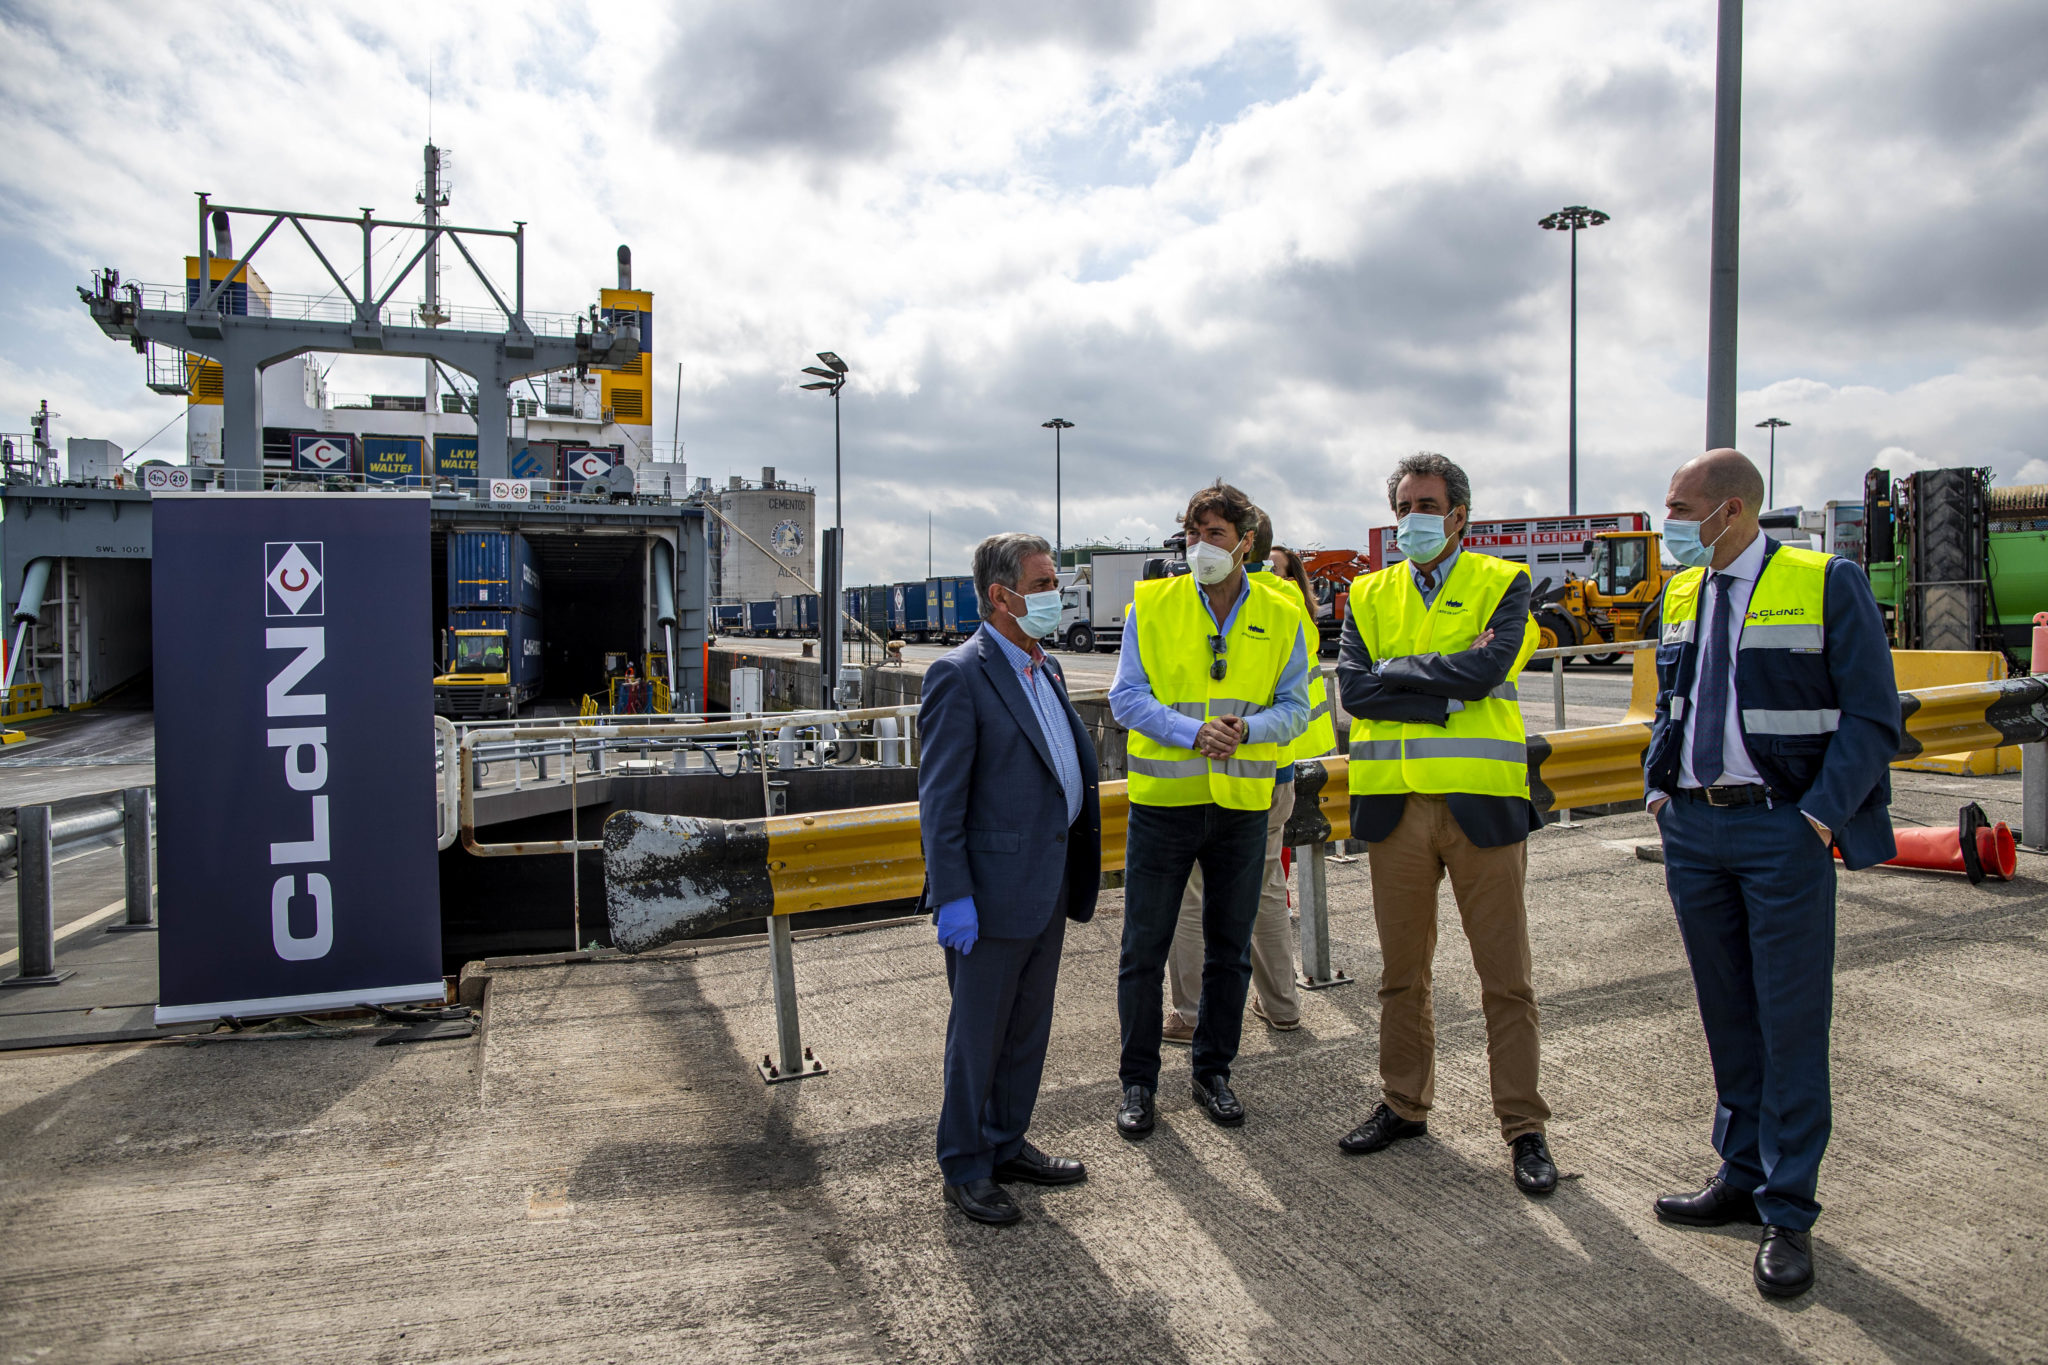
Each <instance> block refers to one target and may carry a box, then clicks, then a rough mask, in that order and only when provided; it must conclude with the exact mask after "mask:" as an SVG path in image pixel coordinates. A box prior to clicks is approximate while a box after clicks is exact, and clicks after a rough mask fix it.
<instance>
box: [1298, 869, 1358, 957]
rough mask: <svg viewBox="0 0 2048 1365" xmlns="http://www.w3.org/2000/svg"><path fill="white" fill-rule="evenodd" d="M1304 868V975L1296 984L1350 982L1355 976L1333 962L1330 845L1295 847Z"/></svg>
mask: <svg viewBox="0 0 2048 1365" xmlns="http://www.w3.org/2000/svg"><path fill="white" fill-rule="evenodd" d="M1294 853H1295V863H1296V865H1297V866H1299V867H1300V868H1301V885H1300V891H1301V975H1300V976H1299V977H1298V978H1296V981H1297V984H1299V985H1301V986H1303V987H1306V988H1307V989H1309V990H1312V991H1319V990H1323V989H1325V988H1326V987H1329V986H1348V985H1350V984H1351V983H1352V982H1353V981H1354V980H1356V978H1355V977H1350V976H1346V975H1345V974H1344V973H1343V972H1342V971H1340V970H1336V969H1333V968H1332V967H1331V966H1330V866H1329V857H1330V846H1329V845H1328V844H1312V845H1310V846H1309V847H1308V848H1305V849H1296V850H1295V851H1294Z"/></svg>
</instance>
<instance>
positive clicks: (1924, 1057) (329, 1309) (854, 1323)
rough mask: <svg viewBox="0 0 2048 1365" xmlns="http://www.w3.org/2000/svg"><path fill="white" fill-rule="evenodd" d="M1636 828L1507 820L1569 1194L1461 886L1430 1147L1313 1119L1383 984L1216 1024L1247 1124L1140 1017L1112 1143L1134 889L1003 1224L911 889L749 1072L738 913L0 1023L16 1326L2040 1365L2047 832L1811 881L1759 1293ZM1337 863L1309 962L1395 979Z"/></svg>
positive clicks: (1917, 792) (301, 1342) (522, 1356)
mask: <svg viewBox="0 0 2048 1365" xmlns="http://www.w3.org/2000/svg"><path fill="white" fill-rule="evenodd" d="M1898 777H1899V779H1900V782H1899V790H1900V795H1899V800H1898V803H1897V805H1896V807H1895V817H1896V818H1897V819H1899V820H1900V821H1902V822H1906V821H1916V820H1918V821H1930V822H1933V821H1952V820H1953V818H1954V812H1955V805H1956V802H1957V801H1958V800H1959V799H1970V798H1976V799H1980V800H1982V801H1984V803H1985V804H1986V805H1987V806H1988V807H1989V808H1990V809H1991V810H1992V813H1993V815H1994V816H1996V817H2000V818H2008V819H2014V818H2017V804H2016V797H2017V794H2018V791H2017V789H2018V779H2016V778H2005V779H1943V778H1937V777H1933V776H1931V775H1928V774H1918V773H1901V774H1899V775H1898ZM1655 838H1656V836H1655V832H1654V826H1653V823H1652V822H1651V820H1650V819H1649V818H1648V817H1647V816H1644V815H1641V814H1634V815H1627V816H1616V817H1611V818H1608V819H1603V820H1595V821H1587V822H1585V823H1583V824H1581V825H1579V826H1578V827H1577V828H1575V829H1569V830H1566V829H1556V828H1552V829H1547V830H1544V831H1543V832H1541V833H1539V834H1537V835H1536V836H1534V837H1533V838H1532V840H1531V843H1530V854H1529V927H1530V936H1531V940H1532V948H1533V960H1534V964H1535V972H1536V985H1537V991H1538V995H1539V998H1540V1000H1541V1004H1542V1008H1543V1021H1542V1027H1543V1048H1544V1072H1543V1089H1544V1093H1545V1096H1546V1098H1547V1099H1548V1101H1549V1102H1550V1104H1551V1107H1552V1108H1553V1110H1554V1111H1555V1117H1554V1119H1553V1121H1552V1124H1551V1129H1550V1139H1551V1144H1552V1149H1553V1151H1554V1152H1555V1153H1556V1155H1557V1158H1558V1162H1559V1165H1560V1167H1561V1168H1562V1170H1563V1172H1564V1173H1565V1176H1566V1178H1565V1180H1564V1181H1563V1183H1562V1184H1561V1186H1560V1188H1559V1189H1558V1191H1557V1193H1556V1194H1555V1195H1553V1196H1552V1197H1551V1198H1550V1199H1548V1200H1546V1201H1535V1200H1530V1199H1526V1198H1524V1197H1523V1196H1522V1195H1521V1194H1519V1193H1518V1192H1517V1191H1516V1190H1515V1188H1514V1186H1513V1184H1512V1183H1511V1181H1510V1177H1509V1171H1508V1161H1507V1152H1506V1148H1505V1147H1504V1146H1503V1145H1502V1144H1501V1141H1500V1137H1499V1133H1498V1130H1497V1128H1496V1126H1495V1124H1494V1121H1493V1118H1492V1114H1491V1112H1490V1106H1489V1103H1488V1097H1487V1087H1486V1059H1485V1033H1484V1028H1483V1025H1482V1022H1481V1018H1480V1000H1479V986H1478V982H1477V980H1476V978H1475V977H1474V975H1473V973H1472V969H1471V966H1470V963H1469V957H1468V952H1467V948H1466V945H1465V943H1464V941H1463V935H1462V933H1461V931H1460V929H1459V927H1458V921H1457V917H1456V915H1455V913H1453V912H1452V911H1451V910H1450V908H1449V904H1448V898H1446V903H1445V906H1444V910H1443V916H1442V929H1441V935H1442V940H1443V941H1442V944H1441V947H1440V950H1439V952H1438V954H1437V959H1436V961H1437V977H1436V984H1435V1001H1436V1017H1437V1027H1438V1034H1437V1044H1438V1064H1439V1069H1438V1079H1437V1105H1436V1109H1435V1111H1434V1112H1433V1113H1432V1114H1431V1116H1430V1125H1429V1135H1428V1136H1427V1137H1426V1138H1422V1139H1418V1140H1415V1141H1412V1142H1404V1143H1401V1144H1399V1145H1398V1146H1396V1147H1395V1148H1392V1149H1390V1150H1388V1151H1385V1152H1381V1153H1378V1154H1376V1155H1373V1156H1369V1157H1359V1158H1354V1157H1347V1156H1345V1155H1344V1154H1342V1153H1340V1152H1339V1151H1338V1150H1337V1146H1336V1138H1337V1136H1338V1135H1339V1134H1341V1133H1343V1132H1344V1131H1345V1130H1347V1129H1348V1128H1350V1127H1351V1126H1352V1125H1353V1124H1355V1123H1356V1122H1358V1121H1359V1119H1361V1118H1362V1117H1364V1115H1365V1113H1366V1111H1367V1110H1368V1109H1369V1108H1370V1107H1371V1104H1372V1102H1373V1099H1374V1098H1375V1093H1376V1092H1375V1076H1376V1065H1375V1039H1376V1036H1377V1015H1378V1011H1377V1001H1376V1000H1375V997H1374V994H1373V989H1372V986H1371V985H1370V984H1361V985H1357V986H1351V987H1344V988H1339V989H1335V990H1328V991H1320V992H1313V993H1309V994H1308V995H1307V996H1306V998H1305V999H1304V1001H1303V1007H1302V1008H1303V1026H1302V1028H1301V1029H1300V1030H1299V1031H1297V1032H1293V1033H1286V1034H1278V1033H1271V1032H1268V1031H1266V1030H1265V1029H1263V1028H1262V1027H1261V1026H1260V1025H1259V1024H1258V1022H1257V1020H1256V1019H1253V1018H1247V1020H1246V1023H1247V1029H1246V1033H1245V1044H1244V1050H1243V1052H1242V1053H1241V1054H1240V1056H1239V1058H1238V1061H1237V1065H1236V1067H1235V1068H1234V1072H1233V1081H1234V1082H1235V1084H1236V1088H1237V1091H1238V1094H1239V1096H1240V1097H1241V1098H1242V1099H1243V1101H1244V1102H1245V1104H1246V1106H1247V1108H1248V1109H1249V1112H1250V1118H1249V1121H1248V1122H1247V1123H1246V1124H1245V1125H1244V1126H1243V1127H1242V1128H1237V1129H1228V1130H1226V1129H1220V1128H1216V1127H1214V1126H1212V1125H1211V1124H1210V1123H1208V1122H1207V1120H1206V1119H1205V1118H1203V1116H1202V1115H1201V1114H1200V1113H1199V1112H1198V1111H1197V1110H1196V1109H1195V1107H1194V1106H1193V1104H1192V1102H1191V1101H1190V1098H1189V1095H1188V1090H1187V1070H1186V1068H1187V1065H1188V1063H1187V1054H1186V1053H1185V1052H1176V1051H1174V1050H1171V1049H1170V1050H1169V1055H1168V1058H1167V1062H1166V1070H1165V1073H1164V1082H1165V1083H1164V1085H1163V1087H1162V1089H1161V1092H1160V1115H1159V1118H1160V1122H1159V1128H1158V1130H1157V1131H1155V1132H1154V1133H1153V1134H1152V1135H1151V1136H1150V1137H1149V1138H1147V1139H1146V1140H1145V1141H1143V1142H1139V1143H1130V1142H1125V1141H1123V1140H1121V1139H1120V1138H1118V1137H1117V1135H1116V1133H1115V1132H1114V1130H1113V1129H1112V1127H1111V1122H1110V1116H1111V1113H1112V1111H1113V1109H1114V1107H1115V1104H1116V1100H1117V1093H1118V1092H1117V1084H1116V1058H1117V1017H1116V1000H1115V986H1116V964H1117V944H1118V936H1119V934H1120V932H1121V929H1122V925H1123V919H1122V915H1121V913H1120V911H1121V903H1120V900H1119V896H1118V894H1117V893H1115V892H1106V893H1104V895H1103V897H1102V900H1101V903H1100V905H1099V907H1098V910H1097V914H1096V917H1095V919H1094V920H1093V921H1092V922H1090V923H1087V924H1082V925H1074V926H1071V927H1070V929H1069V931H1068V934H1067V939H1066V947H1065V952H1064V954H1063V958H1062V967H1061V974H1060V979H1059V986H1058V1005H1057V1014H1056V1017H1055V1019H1054V1023H1053V1030H1052V1041H1051V1049H1050V1053H1049V1056H1048V1058H1047V1064H1046V1070H1045V1079H1044V1088H1043V1091H1042V1093H1041V1097H1040V1099H1039V1103H1038V1108H1037V1113H1036V1117H1035V1119H1034V1121H1033V1124H1032V1129H1031V1136H1032V1139H1033V1140H1034V1141H1035V1142H1036V1143H1037V1144H1038V1145H1039V1146H1040V1147H1042V1148H1043V1149H1045V1150H1047V1151H1049V1152H1053V1153H1057V1154H1061V1155H1068V1156H1074V1157H1079V1158H1081V1159H1082V1160H1084V1161H1085V1162H1087V1164H1088V1172H1089V1174H1088V1180H1087V1182H1086V1183H1085V1184H1082V1185H1079V1186H1076V1187H1072V1188H1066V1189H1050V1190H1041V1189H1036V1188H1031V1187H1022V1186H1020V1187H1015V1188H1016V1189H1017V1191H1018V1194H1017V1198H1018V1202H1019V1203H1020V1204H1021V1205H1022V1206H1023V1208H1024V1211H1025V1221H1024V1222H1023V1223H1022V1224H1020V1225H1019V1226H1016V1227H1011V1228H984V1227H977V1226H973V1225H970V1224H967V1223H966V1222H964V1221H963V1220H962V1219H961V1218H960V1217H959V1216H958V1215H957V1214H955V1213H952V1212H950V1211H949V1210H948V1209H947V1208H946V1207H945V1206H944V1205H943V1204H942V1203H941V1201H940V1196H939V1177H938V1171H937V1168H936V1163H935V1162H934V1159H933V1155H932V1141H933V1139H932V1132H933V1123H934V1120H935V1115H936V1113H937V1109H938V1104H939V1095H940V1084H941V1080H940V1078H941V1055H942V1051H943V1047H944V1039H945V1020H946V1012H947V993H946V983H945V974H944V969H943V963H942V960H941V956H940V954H939V952H938V950H937V949H936V947H935V946H934V945H933V943H932V939H931V929H930V927H929V925H926V924H921V923H920V924H914V925H903V926H899V927H893V928H879V929H874V930H870V931H867V932H862V933H850V934H844V935H840V936H835V937H828V938H814V939H807V940H804V941H801V942H799V943H798V944H797V946H796V980H797V986H798V990H799V993H800V998H801V1002H802V1024H803V1029H804V1041H805V1043H806V1044H808V1045H810V1046H812V1047H813V1048H814V1050H815V1052H816V1055H817V1056H818V1058H819V1059H821V1060H822V1061H823V1062H824V1063H825V1065H826V1066H827V1067H829V1068H830V1070H829V1072H827V1073H826V1074H824V1075H821V1076H818V1077H815V1078H807V1079H805V1080H803V1081H801V1082H799V1083H796V1084H793V1085H777V1086H773V1087H770V1086H765V1085H763V1084H762V1083H761V1081H760V1080H759V1079H758V1077H757V1076H756V1074H755V1072H754V1070H753V1063H755V1062H757V1061H758V1060H759V1059H760V1057H761V1054H762V1053H763V1051H764V1050H766V1049H767V1048H768V1047H770V1046H771V1045H772V1040H773V1038H774V1023H773V1010H772V1005H771V996H770V992H769V983H768V973H767V962H766V953H765V950H764V949H763V948H762V947H761V946H760V945H759V943H758V942H755V943H748V942H746V941H741V940H733V941H728V942H725V943H721V944H702V945H694V946H691V945H678V946H677V947H676V948H674V949H670V950H664V951H663V952H661V953H659V954H650V955H648V956H646V957H643V958H639V959H624V960H613V961H597V962H587V963H580V964H574V965H536V966H533V967H529V968H526V969H508V970H505V971H503V972H501V973H500V974H498V975H496V976H494V977H493V978H492V980H491V985H490V988H489V989H490V994H489V1000H488V1004H487V1006H486V1009H485V1022H484V1028H483V1032H482V1033H481V1034H480V1035H479V1036H477V1037H475V1038H471V1039H466V1040H460V1041H454V1042H439V1043H420V1044H415V1045H413V1046H408V1047H380V1046H376V1045H375V1042H376V1041H377V1039H379V1038H381V1037H384V1036H387V1035H388V1034H389V1033H390V1032H391V1030H390V1029H388V1028H364V1029H362V1030H360V1031H358V1032H355V1033H353V1034H350V1035H348V1036H344V1037H306V1038H300V1039H290V1038H277V1039H272V1038H269V1037H267V1036H266V1035H264V1034H261V1033H257V1034H254V1035H251V1036H246V1037H242V1038H231V1039H226V1040H223V1041H219V1042H215V1043H212V1044H208V1045H198V1044H182V1045H181V1044H177V1043H171V1044H150V1045H114V1046H100V1047H92V1048H74V1049H68V1050H58V1051H45V1052H15V1053H0V1093H5V1095H6V1096H7V1102H6V1104H5V1105H4V1106H0V1229H4V1230H5V1234H6V1235H5V1236H4V1237H0V1284H4V1285H5V1286H6V1288H5V1290H4V1291H0V1333H4V1336H5V1339H6V1340H7V1342H8V1343H9V1350H10V1353H11V1356H18V1357H19V1358H22V1359H38V1360H51V1361H57V1360H62V1361H66V1362H79V1363H80V1365H91V1363H92V1362H101V1361H106V1362H129V1361H144V1360H148V1361H171V1360H178V1361H185V1360H192V1361H198V1360H205V1361H222V1362H237V1361H281V1360H289V1361H304V1362H324V1361H335V1362H348V1365H356V1362H362V1361H382V1362H418V1363H419V1365H426V1363H427V1362H444V1361H446V1362H452V1361H506V1362H513V1361H535V1362H543V1361H544V1362H549V1363H550V1365H554V1363H555V1362H593V1363H595V1362H603V1361H622V1362H623V1361H643V1360H680V1361H699V1360H702V1361H719V1362H752V1361H761V1362H769V1361H785V1360H792V1359H800V1360H806V1361H890V1362H898V1361H913V1362H955V1361H959V1362H983V1361H1002V1362H1006V1363H1008V1362H1017V1363H1018V1365H1038V1363H1039V1362H1046V1363H1047V1365H1051V1363H1053V1362H1061V1363H1064V1362H1092V1361H1101V1360H1118V1361H1125V1360H1129V1361H1146V1362H1150V1361H1166V1362H1219V1363H1220V1362H1232V1361H1316V1362H1331V1365H1335V1363H1336V1362H1345V1365H1350V1362H1356V1361H1365V1360H1370V1361H1383V1360H1384V1361H1416V1362H1432V1363H1434V1362H1447V1361H1487V1362H1491V1361H1506V1360H1571V1361H1601V1362H1605V1361H1654V1362H1658V1363H1659V1365H1677V1363H1678V1362H1690V1361H1701V1362H1708V1361H1712V1362H1720V1361H1769V1362H1776V1361H1807V1360H1825V1361H1870V1362H1893V1363H1895V1365H1904V1362H1914V1365H1920V1363H1922V1362H1957V1363H1958V1365H1990V1362H1998V1361H2015V1360H2041V1359H2042V1358H2043V1354H2044V1353H2043V1343H2044V1342H2048V1238H2044V1234H2043V1232H2042V1227H2041V1217H2040V1210H2041V1209H2042V1208H2043V1207H2044V1206H2048V1173H2044V1172H2048V1168H2044V1166H2043V1164H2042V1163H2041V1161H2040V1160H2039V1146H2040V1133H2041V1132H2042V1130H2043V1128H2044V1127H2048V1070H2044V1067H2043V1062H2042V1057H2043V1053H2042V1049H2041V1046H2040V1039H2039V1034H2040V1021H2041V1000H2042V998H2043V995H2044V993H2048V954H2044V953H2043V951H2042V949H2043V945H2044V943H2048V889H2044V883H2043V882H2042V881H2040V880H2036V878H2038V877H2040V876H2042V875H2043V874H2044V872H2048V859H2043V858H2041V857H2039V856H2034V855H2022V857H2023V861H2022V863H2021V872H2022V877H2023V880H2020V881H2017V882H2014V883H2010V884H1989V883H1987V884H1986V885H1984V886H1981V887H1972V886H1970V885H1968V884H1967V883H1965V882H1964V881H1963V880H1962V879H1961V878H1959V877H1954V876H1945V875H1940V874H1930V873H1912V872H1903V871H1899V870H1896V869H1874V870H1870V871H1865V872H1856V873H1847V874H1844V875H1843V877H1842V882H1841V891H1840V897H1839V899H1840V915H1839V937H1838V944H1839V946H1838V952H1837V971H1836V985H1835V1012H1834V1019H1835V1022H1834V1033H1833V1043H1834V1046H1833V1070H1834V1093H1835V1116H1834V1120H1835V1121H1834V1139H1833V1143H1832V1146H1831V1147H1830V1150H1829V1153H1828V1159H1827V1163H1826V1164H1825V1166H1824V1167H1823V1168H1822V1172H1821V1194H1820V1197H1821V1200H1822V1201H1823V1203H1824V1204H1825V1205H1826V1210H1825V1212H1824V1213H1823V1215H1822V1217H1821V1221H1820V1223H1819V1225H1818V1227H1817V1229H1816V1232H1815V1237H1814V1249H1815V1256H1816V1259H1817V1263H1818V1267H1819V1276H1820V1279H1819V1284H1818V1286H1817V1288H1816V1289H1815V1290H1814V1291H1813V1292H1812V1293H1811V1294H1809V1295H1808V1296H1807V1297H1805V1298H1802V1299H1799V1300H1796V1301H1793V1302H1791V1303H1789V1304H1781V1303H1776V1302H1772V1301H1768V1300H1765V1299H1763V1298H1761V1297H1760V1296H1759V1295H1758V1294H1757V1292H1756V1290H1755V1289H1754V1288H1753V1287H1752V1286H1751V1283H1750V1260H1751V1257H1752V1255H1753V1254H1754V1250H1755V1235H1756V1234H1755V1230H1754V1229H1744V1228H1727V1229H1722V1230H1719V1231H1711V1232H1702V1231H1693V1230H1687V1229H1680V1228H1672V1227H1665V1226H1663V1225H1660V1224H1659V1223H1658V1222H1657V1221H1656V1220H1655V1218H1654V1217H1653V1216H1652V1215H1651V1210H1650V1205H1651V1201H1652V1199H1654V1198H1655V1197H1656V1196H1657V1195H1658V1194H1661V1193H1664V1192H1667V1191H1670V1190H1676V1189H1682V1188H1688V1187H1693V1186H1697V1185H1698V1184H1699V1183H1700V1182H1701V1181H1703V1180H1704V1178H1705V1177H1706V1176H1707V1175H1708V1174H1710V1173H1711V1172H1712V1171H1713V1169H1714V1165H1715V1156H1714V1153H1713V1150H1712V1148H1711V1146H1710V1142H1709V1138H1710V1131H1711V1125H1712V1117H1713V1108H1714V1102H1713V1089H1712V1085H1711V1081H1710V1073H1709V1068H1708V1062H1707V1056H1706V1049H1705V1047H1704V1044H1703V1042H1702V1039H1701V1034H1700V1024H1699V1018H1698V1015H1697V1012H1696V1009H1695V1005H1694V999H1693V991H1692V985H1691V978H1690V976H1689V974H1688V971H1687V968H1686V962H1685V955H1684V952H1683V950H1682V948H1681V946H1680V943H1679V940H1678V935H1677V932H1676V929H1675V928H1674V926H1673V923H1672V917H1671V910H1670V906H1669V904H1668V901H1667V899H1666V896H1665V892H1664V884H1663V875H1662V869H1661V868H1659V867H1657V866H1655V865H1654V864H1652V863H1648V862H1644V861H1641V860H1639V859H1638V857H1637V856H1636V852H1635V849H1636V846H1637V845H1638V844H1654V842H1655ZM1365 872H1366V865H1365V862H1364V860H1363V859H1360V860H1358V861H1356V862H1350V863H1344V864H1335V865H1333V866H1332V868H1331V877H1330V897H1331V905H1332V912H1333V939H1334V945H1333V953H1334V959H1335V961H1336V963H1337V965H1339V966H1343V967H1346V968H1348V969H1349V970H1350V971H1351V972H1352V973H1353V974H1354V975H1356V976H1358V977H1360V978H1361V979H1362V981H1363V982H1365V983H1370V982H1371V981H1373V980H1374V979H1376V977H1377V974H1378V970H1379V956H1378V948H1377V941H1376V938H1375V934H1374V929H1373V920H1372V910H1371V904H1370V897H1369V892H1368V888H1367V883H1366V877H1365Z"/></svg>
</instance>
